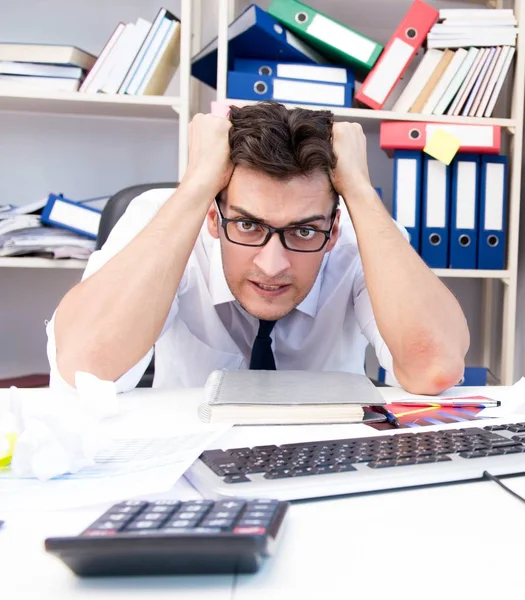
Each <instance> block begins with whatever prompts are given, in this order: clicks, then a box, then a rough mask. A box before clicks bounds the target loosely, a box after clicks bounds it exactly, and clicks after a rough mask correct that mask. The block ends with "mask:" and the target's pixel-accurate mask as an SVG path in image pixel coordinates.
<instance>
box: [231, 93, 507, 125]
mask: <svg viewBox="0 0 525 600" xmlns="http://www.w3.org/2000/svg"><path fill="white" fill-rule="evenodd" d="M224 102H225V103H226V104H234V105H236V106H246V105H249V104H256V101H255V100H254V101H251V100H237V99H235V98H225V99H224ZM285 106H287V107H288V108H298V107H299V108H309V109H312V108H314V109H316V110H317V109H319V110H323V109H325V110H330V111H332V113H333V114H334V117H335V119H336V120H337V121H353V122H356V123H360V124H361V125H362V126H363V128H367V129H372V128H376V129H379V125H380V123H381V121H424V122H427V123H448V124H450V123H458V124H461V125H465V124H467V125H499V126H500V127H506V128H508V129H509V131H513V130H514V129H515V127H516V120H515V119H504V118H501V119H498V118H490V119H487V118H481V117H451V116H450V117H449V116H446V115H424V114H419V113H398V112H393V111H391V110H370V109H368V108H337V107H334V106H317V105H316V106H312V105H311V104H290V103H285ZM370 113H372V114H370Z"/></svg>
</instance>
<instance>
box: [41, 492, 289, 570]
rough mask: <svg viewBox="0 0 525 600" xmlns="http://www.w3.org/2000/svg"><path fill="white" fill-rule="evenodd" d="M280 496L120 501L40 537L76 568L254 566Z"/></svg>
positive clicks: (278, 527) (269, 536)
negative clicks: (71, 527) (64, 531)
mask: <svg viewBox="0 0 525 600" xmlns="http://www.w3.org/2000/svg"><path fill="white" fill-rule="evenodd" d="M287 510H288V503H287V502H279V501H277V500H271V499H267V498H262V499H259V500H251V499H250V500H245V499H243V498H230V499H227V500H216V501H214V500H191V501H187V502H181V501H179V500H157V501H154V502H146V501H142V500H128V501H125V502H120V503H119V504H115V505H114V506H112V507H111V508H110V509H109V510H108V511H106V512H105V513H104V514H103V515H102V516H101V517H100V518H98V519H97V520H96V521H95V522H94V523H92V524H91V525H90V526H89V527H88V528H87V529H86V530H85V531H83V532H82V533H81V534H80V535H78V536H73V537H52V538H48V539H46V540H45V548H46V550H47V552H50V553H51V554H54V555H55V556H57V557H58V558H60V559H61V560H62V561H63V562H64V563H65V564H66V565H67V566H68V567H69V568H70V569H71V570H72V571H73V572H74V573H76V574H77V575H80V576H83V577H88V576H115V575H171V574H191V573H254V572H255V571H257V570H258V569H259V567H260V566H261V564H262V562H263V560H264V559H265V558H266V557H268V556H271V554H272V552H273V549H274V547H275V544H276V543H277V542H278V539H279V534H280V532H281V531H282V524H283V519H284V517H285V515H286V512H287Z"/></svg>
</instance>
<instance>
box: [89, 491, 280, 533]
mask: <svg viewBox="0 0 525 600" xmlns="http://www.w3.org/2000/svg"><path fill="white" fill-rule="evenodd" d="M278 505H279V502H278V501H277V500H268V499H265V498H263V499H259V500H250V501H246V500H242V499H228V500H217V501H215V502H214V501H212V500H190V501H187V502H180V501H178V500H173V501H172V500H156V501H154V502H146V501H135V500H129V501H126V502H121V503H119V504H115V505H114V506H112V507H111V508H110V509H109V510H108V511H107V512H106V513H104V514H103V515H102V516H101V517H100V518H99V519H97V520H96V521H95V522H94V523H92V524H91V525H90V526H89V527H88V528H87V529H86V530H85V531H84V532H83V533H82V536H84V537H85V536H115V535H126V534H128V535H129V534H132V535H141V536H142V535H159V534H163V535H181V534H185V535H188V534H190V535H192V534H196V535H199V534H217V533H234V534H238V535H265V534H266V533H267V532H268V530H269V529H270V527H271V524H272V520H273V518H274V516H275V512H276V510H277V507H278Z"/></svg>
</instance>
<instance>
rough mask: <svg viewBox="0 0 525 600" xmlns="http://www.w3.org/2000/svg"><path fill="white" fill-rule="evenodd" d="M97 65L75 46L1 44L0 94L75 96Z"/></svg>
mask: <svg viewBox="0 0 525 600" xmlns="http://www.w3.org/2000/svg"><path fill="white" fill-rule="evenodd" d="M95 61H96V56H93V55H92V54H89V53H88V52H85V51H84V50H80V49H79V48H76V47H74V46H56V45H41V44H9V43H0V92H3V93H6V94H9V93H16V92H17V91H21V90H22V91H23V90H33V91H40V92H75V91H77V90H78V88H79V87H80V84H81V82H82V79H83V78H84V76H85V74H86V72H87V71H88V70H89V69H91V67H92V66H93V65H94V64H95Z"/></svg>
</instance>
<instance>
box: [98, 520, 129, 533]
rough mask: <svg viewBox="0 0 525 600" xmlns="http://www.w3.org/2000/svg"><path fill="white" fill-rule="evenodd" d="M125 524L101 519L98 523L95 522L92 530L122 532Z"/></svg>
mask: <svg viewBox="0 0 525 600" xmlns="http://www.w3.org/2000/svg"><path fill="white" fill-rule="evenodd" d="M124 525H125V524H124V523H118V522H115V521H108V520H107V519H99V520H98V521H95V522H94V523H93V524H92V525H91V527H90V529H98V530H101V531H102V530H108V531H110V530H113V529H114V530H116V531H120V530H121V529H122V528H123V527H124Z"/></svg>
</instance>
